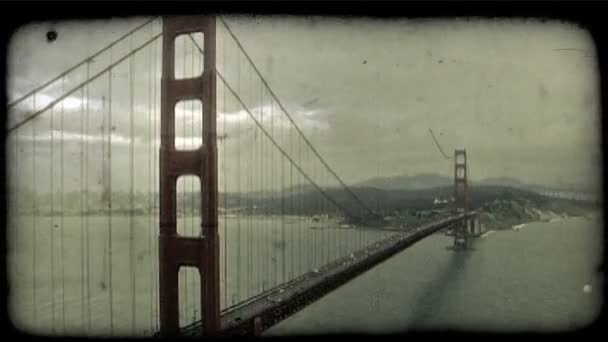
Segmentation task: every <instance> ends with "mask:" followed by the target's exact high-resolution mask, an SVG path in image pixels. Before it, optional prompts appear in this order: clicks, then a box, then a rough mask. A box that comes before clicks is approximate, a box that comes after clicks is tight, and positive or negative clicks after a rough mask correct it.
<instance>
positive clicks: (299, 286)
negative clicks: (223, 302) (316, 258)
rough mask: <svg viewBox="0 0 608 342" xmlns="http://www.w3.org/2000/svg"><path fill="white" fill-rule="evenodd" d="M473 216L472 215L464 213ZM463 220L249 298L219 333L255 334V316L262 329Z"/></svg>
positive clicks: (379, 245) (391, 241)
mask: <svg viewBox="0 0 608 342" xmlns="http://www.w3.org/2000/svg"><path fill="white" fill-rule="evenodd" d="M472 215H474V213H468V214H466V216H472ZM464 217H465V214H461V215H458V216H452V217H448V218H445V219H442V220H439V221H435V222H431V223H427V224H424V225H421V226H419V227H417V228H414V229H411V230H409V231H407V232H404V233H403V234H396V235H393V236H391V237H389V238H386V239H384V240H381V241H378V242H376V243H374V244H372V245H369V246H367V247H366V248H363V249H361V250H359V251H356V252H354V253H352V254H351V255H349V256H346V257H344V258H341V259H338V260H336V261H334V262H332V263H330V264H327V265H325V266H324V267H323V268H321V269H318V270H314V271H312V272H309V273H307V274H305V275H303V276H301V277H299V278H296V279H293V280H292V281H290V282H288V283H286V284H283V285H282V286H280V287H278V288H275V289H273V290H271V291H267V292H266V293H264V294H261V295H259V296H257V297H255V298H252V299H250V300H249V301H247V302H245V303H243V304H241V305H239V306H238V307H235V308H231V309H230V310H228V311H226V312H224V313H223V314H222V316H221V323H222V330H223V332H224V333H225V334H226V335H234V334H237V335H242V334H246V335H250V334H254V333H255V331H254V330H255V328H254V320H255V319H256V318H257V317H259V318H260V319H261V326H260V327H259V328H258V329H261V330H265V329H267V328H269V327H271V326H272V325H274V324H276V323H278V322H280V321H281V320H283V319H285V318H286V317H288V316H289V315H291V314H293V313H295V312H297V311H299V310H301V309H302V308H304V307H305V306H307V305H308V304H310V303H312V302H314V301H315V300H317V299H319V298H321V297H323V296H324V295H326V294H327V293H329V292H330V291H332V290H334V289H336V288H337V287H339V286H341V285H343V284H344V283H346V282H348V281H349V280H351V279H353V278H354V277H356V276H357V275H359V274H361V273H363V272H365V271H367V270H369V269H370V268H372V267H374V266H375V265H377V264H379V263H380V262H382V261H384V260H386V259H388V258H389V257H391V256H393V255H394V254H396V253H398V252H400V251H402V250H403V249H405V248H407V247H409V246H411V245H412V244H414V243H416V242H418V241H420V240H421V239H423V238H425V237H427V236H428V235H431V234H433V233H434V232H436V231H438V230H441V229H443V228H446V227H447V226H449V225H450V224H453V223H454V222H456V221H458V220H461V219H463V218H464ZM201 327H202V326H201V322H196V323H193V324H191V325H189V326H187V327H184V328H182V331H181V332H182V334H184V335H199V334H200V332H201Z"/></svg>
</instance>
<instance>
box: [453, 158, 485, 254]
mask: <svg viewBox="0 0 608 342" xmlns="http://www.w3.org/2000/svg"><path fill="white" fill-rule="evenodd" d="M467 176H468V169H467V151H466V150H455V151H454V203H453V204H454V211H455V212H456V214H468V213H469V193H468V190H469V188H468V177H467ZM479 233H480V224H479V220H477V217H476V216H475V217H470V218H466V219H464V220H462V221H460V223H458V224H457V226H456V227H454V229H453V236H454V247H466V246H467V245H468V244H469V241H470V239H471V238H473V237H475V236H478V235H479Z"/></svg>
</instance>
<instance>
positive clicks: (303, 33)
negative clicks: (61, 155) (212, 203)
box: [8, 17, 600, 187]
mask: <svg viewBox="0 0 608 342" xmlns="http://www.w3.org/2000/svg"><path fill="white" fill-rule="evenodd" d="M226 19H227V21H228V23H229V24H230V25H231V27H232V29H233V31H234V33H235V34H236V35H237V37H238V38H239V39H240V41H241V43H242V44H243V46H244V47H245V49H246V50H247V51H248V53H249V54H250V56H251V57H252V59H253V61H254V62H255V63H256V64H257V66H258V67H259V69H260V71H261V73H262V74H263V75H264V76H265V77H266V79H267V80H268V82H269V84H270V86H271V87H272V89H273V91H274V92H275V93H276V94H277V96H278V97H279V99H280V100H281V102H282V103H283V104H284V105H285V107H286V108H287V110H288V111H290V112H291V113H292V114H293V116H294V118H295V120H296V122H297V123H298V125H300V126H301V128H302V130H303V131H304V133H305V134H306V135H307V136H308V137H309V139H310V140H311V142H312V143H313V144H314V145H315V147H316V148H317V149H318V151H319V152H320V153H321V155H323V156H324V157H325V159H326V160H327V161H328V163H329V164H330V165H331V166H332V167H333V168H334V169H335V170H336V172H337V173H338V174H340V175H341V176H342V177H343V179H344V180H345V181H346V182H347V183H356V182H359V181H363V180H365V179H367V178H370V177H375V176H378V175H379V176H393V175H403V174H407V175H414V174H417V173H441V174H444V175H446V176H451V172H452V166H451V164H450V162H449V161H446V160H445V159H444V158H443V157H442V155H441V154H440V153H439V151H438V150H437V147H436V146H435V143H434V142H433V139H432V137H431V136H430V134H429V129H432V130H433V131H434V132H435V135H436V137H437V140H438V141H439V143H440V144H441V145H442V147H443V149H444V150H445V151H446V153H448V154H450V155H451V154H452V153H453V150H454V149H455V148H466V149H467V153H468V159H469V163H470V171H471V177H472V178H473V179H483V178H487V177H492V178H494V177H514V178H518V179H520V180H521V181H524V182H530V183H537V184H543V185H549V186H566V185H577V186H585V187H591V186H594V185H595V184H597V182H598V180H599V177H600V170H599V169H598V167H599V165H600V164H599V159H598V158H599V157H600V148H599V147H600V146H599V143H600V140H599V132H600V131H599V128H600V121H599V110H600V105H599V99H600V98H599V89H598V86H599V85H598V75H597V61H596V60H595V58H596V55H595V47H594V45H593V41H592V40H591V38H590V36H589V35H588V33H587V32H586V31H585V30H584V29H582V28H580V27H577V26H575V25H573V24H570V23H562V22H542V23H541V22H540V21H534V20H527V21H525V20H519V19H514V20H481V19H475V20H455V19H450V20H447V19H446V20H411V19H409V20H405V19H404V20H371V19H348V20H346V19H336V18H322V17H315V18H304V17H259V18H257V19H254V18H249V17H227V18H226ZM144 20H146V19H145V18H134V19H132V20H112V21H99V22H93V23H91V22H72V23H37V24H32V25H30V26H27V27H23V28H22V29H21V30H20V31H18V32H17V33H16V34H15V35H14V36H13V39H12V42H11V45H10V47H9V56H8V57H9V60H8V62H9V69H8V71H9V78H8V81H9V84H8V91H9V99H15V98H16V96H18V95H20V94H23V93H24V92H25V91H27V90H29V89H32V88H33V87H34V86H36V85H39V84H41V83H42V82H44V81H46V80H48V79H50V78H51V77H53V76H55V75H57V74H59V73H60V72H61V71H63V70H64V69H66V68H67V67H69V66H71V65H73V64H75V63H76V62H78V61H80V60H81V59H83V58H84V57H86V56H88V55H90V54H92V53H93V52H94V51H96V50H98V49H100V48H102V47H103V46H105V45H106V44H107V43H109V42H110V41H112V40H114V39H116V38H117V37H119V36H120V35H122V34H124V33H125V32H127V31H128V30H129V29H130V28H132V27H134V26H135V25H138V24H139V23H142V22H143V21H144ZM220 25H221V24H219V22H218V70H219V71H220V72H221V73H222V74H224V75H226V77H227V78H229V79H230V80H235V79H236V78H234V77H236V75H237V74H239V75H241V76H240V77H241V78H242V79H246V77H252V76H250V73H251V71H250V70H249V69H247V68H246V67H245V65H246V64H245V62H244V60H240V62H239V60H238V59H236V58H237V57H235V56H238V55H239V54H238V53H237V52H236V50H235V48H234V46H233V44H232V43H231V42H232V40H231V38H228V37H227V36H226V35H225V32H224V31H223V30H222V29H221V27H220ZM50 28H54V29H56V30H57V32H58V38H57V40H56V41H54V42H52V43H47V42H46V32H47V31H48V30H49V29H50ZM159 29H160V28H159V27H158V25H152V26H150V29H146V30H144V31H142V32H141V34H139V35H138V36H137V37H134V39H133V44H134V46H137V44H139V43H141V42H143V41H145V40H146V39H149V38H150V37H152V36H153V35H154V34H155V33H157V32H159ZM157 43H158V44H157V45H151V46H150V47H149V48H148V49H147V50H142V52H141V53H140V54H139V55H138V57H136V59H135V60H134V63H133V65H132V66H130V65H129V63H128V62H127V63H125V64H124V65H122V66H121V67H119V68H117V69H116V70H115V71H113V73H114V77H115V78H114V79H113V82H114V88H115V89H114V90H113V93H112V94H113V95H112V96H113V98H114V99H113V101H114V102H113V106H114V107H113V108H115V109H114V110H115V112H116V113H119V112H120V113H124V112H125V111H128V110H129V108H130V107H129V101H128V98H129V92H128V89H129V87H128V82H129V77H128V74H129V70H130V69H129V68H130V67H132V70H134V71H133V73H134V75H135V79H134V81H133V82H134V84H135V89H136V90H135V94H134V97H135V98H136V100H135V102H136V103H135V104H134V111H135V121H136V122H135V127H136V128H135V130H134V131H135V133H134V137H135V138H138V137H139V139H140V140H141V142H142V145H138V147H136V148H137V149H138V150H137V151H138V152H137V153H140V152H141V155H144V156H143V157H141V158H143V159H141V161H139V160H138V161H137V164H138V165H139V163H140V162H141V163H148V164H149V160H148V159H147V158H148V157H147V155H146V153H147V151H148V145H146V142H147V141H149V135H148V127H149V126H148V125H149V117H150V116H149V115H150V114H149V113H150V106H149V104H150V103H153V99H158V98H157V97H154V92H153V91H152V89H157V90H156V93H158V91H159V90H158V88H159V86H158V84H159V83H158V80H159V74H158V73H159V72H160V65H159V64H158V60H156V58H158V52H159V51H160V50H159V49H158V48H159V47H160V45H159V43H160V41H158V42H157ZM129 44H131V42H129V41H126V42H125V44H123V45H121V46H119V47H117V48H115V49H114V50H113V52H112V54H113V56H120V55H121V54H124V53H125V51H127V50H128V48H129ZM231 44H232V45H231ZM154 48H155V49H154ZM191 50H193V49H191ZM152 51H156V52H157V54H156V55H155V54H154V53H152ZM188 51H190V50H188ZM187 53H188V52H187ZM188 56H189V55H186V60H187V63H186V68H191V65H195V64H198V63H201V61H200V60H198V59H188V58H189V57H188ZM224 56H225V57H224ZM113 58H114V57H113ZM107 60H109V57H108V56H101V57H100V58H99V59H98V60H97V61H95V63H93V64H91V66H90V70H89V73H90V75H92V74H94V73H95V72H96V71H98V70H101V69H100V68H101V67H102V66H104V65H107ZM104 61H105V62H104ZM104 63H105V64H104ZM237 65H239V66H238V67H237ZM155 66H158V67H155ZM237 68H238V70H237ZM85 75H86V73H85V71H84V69H81V70H80V71H79V72H78V73H77V75H75V76H71V77H68V78H67V79H66V80H64V88H65V89H69V88H70V86H71V85H76V84H77V83H78V82H79V79H80V78H79V77H81V78H82V79H84V78H83V77H85ZM231 77H232V78H231ZM154 79H157V81H156V82H154V81H153V80H154ZM107 82H108V81H107V78H106V79H105V80H104V79H102V78H100V79H99V80H98V81H97V85H94V84H92V85H91V88H90V89H89V90H90V94H89V97H88V101H89V106H90V110H91V113H94V112H95V110H97V111H98V112H99V113H101V112H103V108H105V107H104V106H106V102H107V92H106V91H107V89H106V90H104V89H105V88H104V87H106V86H107ZM232 83H237V81H232ZM251 84H255V82H254V83H251ZM59 85H60V84H56V85H54V86H52V87H50V88H49V89H48V90H46V91H45V93H44V94H41V95H38V96H37V101H38V107H40V106H41V105H40V103H43V102H44V101H46V103H48V101H50V99H53V98H54V97H56V96H57V94H60V93H61V88H60V86H59ZM233 86H235V85H234V84H233ZM218 87H219V88H221V89H218V111H219V112H220V113H222V115H223V113H226V115H225V118H226V119H227V122H228V126H229V128H228V129H227V133H228V136H229V138H228V139H229V140H230V141H233V142H234V143H235V146H236V145H243V144H246V140H247V139H251V137H249V138H247V137H246V135H247V134H248V133H247V132H246V130H244V129H243V126H237V123H238V122H239V119H238V118H240V117H242V118H243V119H242V120H241V121H244V120H246V119H247V115H246V114H245V113H244V112H243V111H242V110H240V108H239V106H237V105H236V103H237V102H236V101H235V100H234V98H231V96H230V95H229V94H228V95H227V97H228V100H226V102H225V103H226V105H225V106H224V102H223V100H224V98H223V96H224V92H225V91H226V89H225V88H223V85H222V83H221V82H220V81H219V80H218ZM240 87H241V89H242V90H241V92H240V94H241V95H243V97H245V98H248V100H246V102H247V104H248V106H250V107H251V109H252V110H258V111H259V110H260V108H262V109H263V111H264V112H265V113H266V114H265V115H267V116H266V118H269V116H268V115H269V113H270V111H271V110H272V112H273V114H272V115H273V117H275V118H276V120H277V122H281V121H280V120H281V119H282V118H283V117H284V116H283V115H281V113H280V111H279V110H278V106H276V104H275V105H271V101H270V97H269V95H268V94H267V93H260V91H261V90H260V89H261V88H260V87H259V86H257V87H256V86H250V84H249V83H246V82H245V81H243V82H242V84H240ZM106 88H107V87H106ZM254 94H255V95H254ZM258 94H261V95H258ZM84 96H85V95H84V93H83V92H81V91H77V92H76V93H74V94H73V96H71V97H70V98H69V99H67V100H66V101H65V102H64V110H65V111H66V113H67V112H69V111H70V108H69V107H70V103H72V107H74V108H73V113H72V114H70V115H73V116H70V117H67V116H66V117H65V118H67V119H66V120H65V122H64V139H66V136H68V135H69V133H73V134H75V137H76V136H77V135H78V134H79V133H82V132H80V126H79V122H80V121H79V117H80V113H81V112H80V110H81V108H82V107H81V102H79V100H82V99H83V98H84ZM45 99H46V100H45ZM70 101H72V102H70ZM157 101H158V100H157ZM66 106H67V107H68V108H67V109H66V108H65V107H66ZM268 106H271V107H272V109H270V107H268ZM30 108H31V107H30ZM188 108H189V107H188ZM185 113H189V112H188V110H186V112H185ZM45 115H46V116H43V117H41V118H40V119H39V121H38V124H37V127H36V132H37V135H39V136H41V135H43V134H44V133H45V132H46V134H47V136H48V131H49V129H50V126H49V123H50V121H49V117H50V116H49V115H47V114H45ZM92 115H94V114H92ZM178 115H179V113H178ZM186 116H187V114H186ZM101 117H102V116H101V114H99V117H98V119H99V123H97V124H92V125H91V127H93V126H95V125H97V126H95V127H99V126H100V125H101ZM222 118H224V116H221V117H219V119H220V121H218V125H222V124H223V121H221V119H222ZM57 120H58V119H55V123H54V125H55V126H54V130H55V131H57V132H58V127H59V126H57V122H58V121H57ZM114 120H115V121H114V123H115V125H116V130H115V132H114V133H115V136H113V138H112V139H113V141H114V142H115V143H116V144H117V145H116V146H118V145H120V144H121V141H122V142H123V143H125V142H126V143H125V146H126V145H128V141H129V140H128V139H129V118H128V115H122V116H120V115H118V114H115V118H114ZM93 121H94V120H93ZM198 123H200V122H198ZM267 125H268V123H267ZM277 125H278V124H277ZM188 127H189V126H188ZM237 127H240V128H241V130H240V131H239V130H237ZM268 127H270V126H268ZM277 129H279V128H277ZM26 130H27V132H28V133H27V134H29V135H30V136H31V127H30V128H28V127H27V126H24V130H23V131H24V132H25V131H26ZM220 130H221V129H220ZM57 132H56V133H57ZM24 134H25V133H24ZM57 134H58V133H57ZM91 135H94V133H91ZM178 135H179V136H183V137H188V136H189V135H191V134H190V131H189V130H187V132H186V134H184V133H183V132H181V133H180V130H179V129H178ZM99 138H100V137H99ZM24 139H25V138H24ZM121 139H123V140H121ZM124 139H126V140H124ZM238 139H241V142H240V143H239V142H237V141H238ZM25 140H27V139H25ZM99 140H100V139H99ZM278 140H279V141H282V140H281V138H279V139H278ZM228 146H230V145H228ZM66 148H68V149H69V147H66ZM116 148H120V147H116ZM42 149H43V148H42V147H39V150H40V151H42ZM95 149H97V147H95ZM99 149H101V147H99ZM113 149H114V147H113ZM40 151H38V152H39V153H41V152H40ZM234 151H236V149H235V150H234ZM77 152H78V149H77V147H76V145H75V147H74V149H73V151H72V152H71V153H77ZM123 152H124V153H128V149H126V148H125V149H123ZM27 153H28V152H27V151H26V152H24V155H27ZM66 153H67V152H66ZM230 154H232V156H230ZM238 156H239V155H238V154H237V153H228V156H227V158H226V159H227V164H228V165H236V163H237V160H236V159H237V157H238ZM41 158H43V157H41ZM116 158H119V159H118V160H120V157H118V156H117V157H116ZM138 158H139V157H138ZM23 160H24V161H22V164H23V165H31V161H29V162H28V161H27V156H24V157H23ZM41 163H42V162H41ZM67 163H69V162H67ZM117 163H120V162H117ZM148 164H144V165H148ZM66 165H68V164H66ZM75 165H78V164H75ZM116 165H120V164H116ZM23 167H24V169H22V173H23V174H28V172H30V171H28V169H27V168H26V167H25V166H23ZM30 169H31V168H30ZM71 169H72V168H71V167H68V168H67V170H68V171H66V172H73V171H71ZM230 169H231V170H233V171H234V170H235V168H234V167H231V168H230ZM229 172H230V171H229ZM235 172H236V171H235ZM117 174H119V173H117ZM38 175H39V176H40V177H42V178H41V179H44V175H43V174H42V171H39V172H38V174H37V176H38ZM113 177H118V178H120V177H124V176H120V175H117V176H114V173H113ZM141 177H146V176H145V175H141ZM72 178H73V177H72ZM125 179H126V178H125Z"/></svg>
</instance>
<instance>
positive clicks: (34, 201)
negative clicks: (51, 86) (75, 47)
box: [32, 94, 38, 326]
mask: <svg viewBox="0 0 608 342" xmlns="http://www.w3.org/2000/svg"><path fill="white" fill-rule="evenodd" d="M32 98H33V102H34V103H33V105H34V111H35V110H36V94H34V95H33V97H32ZM36 126H37V125H36V122H33V123H32V176H33V177H32V187H33V188H34V196H33V198H32V209H33V210H32V235H33V237H32V239H33V241H32V302H33V303H32V304H33V305H32V307H33V310H34V312H33V314H32V317H33V319H34V325H35V326H37V323H38V319H37V318H38V317H37V316H38V302H37V301H36V280H37V279H36V274H37V272H36V245H37V241H38V240H37V239H36V235H37V229H36V223H37V222H36V221H37V220H38V207H37V204H38V203H37V202H38V201H37V197H38V193H37V190H38V187H37V185H36V140H38V138H37V137H36Z"/></svg>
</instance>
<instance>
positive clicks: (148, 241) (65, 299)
mask: <svg viewBox="0 0 608 342" xmlns="http://www.w3.org/2000/svg"><path fill="white" fill-rule="evenodd" d="M199 224H200V221H199V220H198V219H197V218H195V217H192V216H182V217H180V218H178V232H180V233H181V234H184V235H196V232H197V230H196V227H198V226H199ZM34 226H35V228H34ZM131 227H132V229H131ZM319 228H320V229H319ZM219 233H220V293H221V296H220V297H221V298H220V302H221V307H222V309H224V308H226V307H230V306H232V305H235V304H238V303H241V302H243V301H245V300H247V299H248V298H251V297H253V296H255V295H257V294H260V293H263V292H264V291H267V290H269V289H271V288H273V287H276V286H278V285H280V284H282V283H284V282H286V281H288V280H290V279H293V278H295V277H298V276H300V275H302V274H304V273H306V272H309V271H311V270H314V269H315V268H319V267H320V266H322V265H324V264H326V263H328V262H330V261H333V260H335V259H336V258H340V257H344V256H347V255H349V254H350V253H351V252H352V251H354V250H356V249H359V248H362V247H364V246H365V245H367V244H370V243H372V242H374V241H377V240H379V239H382V238H386V237H388V236H389V235H390V234H394V232H387V231H381V232H380V231H373V230H354V229H344V228H341V227H339V224H338V222H337V221H335V220H331V219H330V220H324V221H322V222H319V223H314V222H311V221H310V218H303V217H224V216H222V217H220V228H219ZM157 236H158V227H157V225H156V224H155V223H154V221H153V219H152V217H149V216H134V217H133V220H132V222H131V221H130V218H129V217H128V216H125V215H113V216H112V218H111V229H110V219H109V217H107V216H88V217H80V216H64V217H63V218H62V217H61V216H55V217H32V216H20V217H16V218H14V220H13V221H11V222H10V224H9V234H8V236H7V237H8V242H9V244H8V246H9V248H8V253H7V257H8V275H9V277H8V280H9V291H10V292H9V294H10V296H9V313H10V318H11V320H12V322H13V323H14V325H16V327H17V328H18V329H21V330H24V331H26V332H29V333H35V334H43V335H47V334H53V335H73V336H83V335H94V336H108V335H115V336H125V335H150V334H151V333H152V332H155V331H157V329H158V237H157ZM203 276H204V275H203ZM179 284H180V289H179V294H180V296H179V300H180V324H181V325H186V324H189V323H192V322H194V321H196V320H199V319H200V318H201V310H200V275H199V273H198V271H197V270H196V269H192V268H183V269H182V270H181V271H180V280H179Z"/></svg>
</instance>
